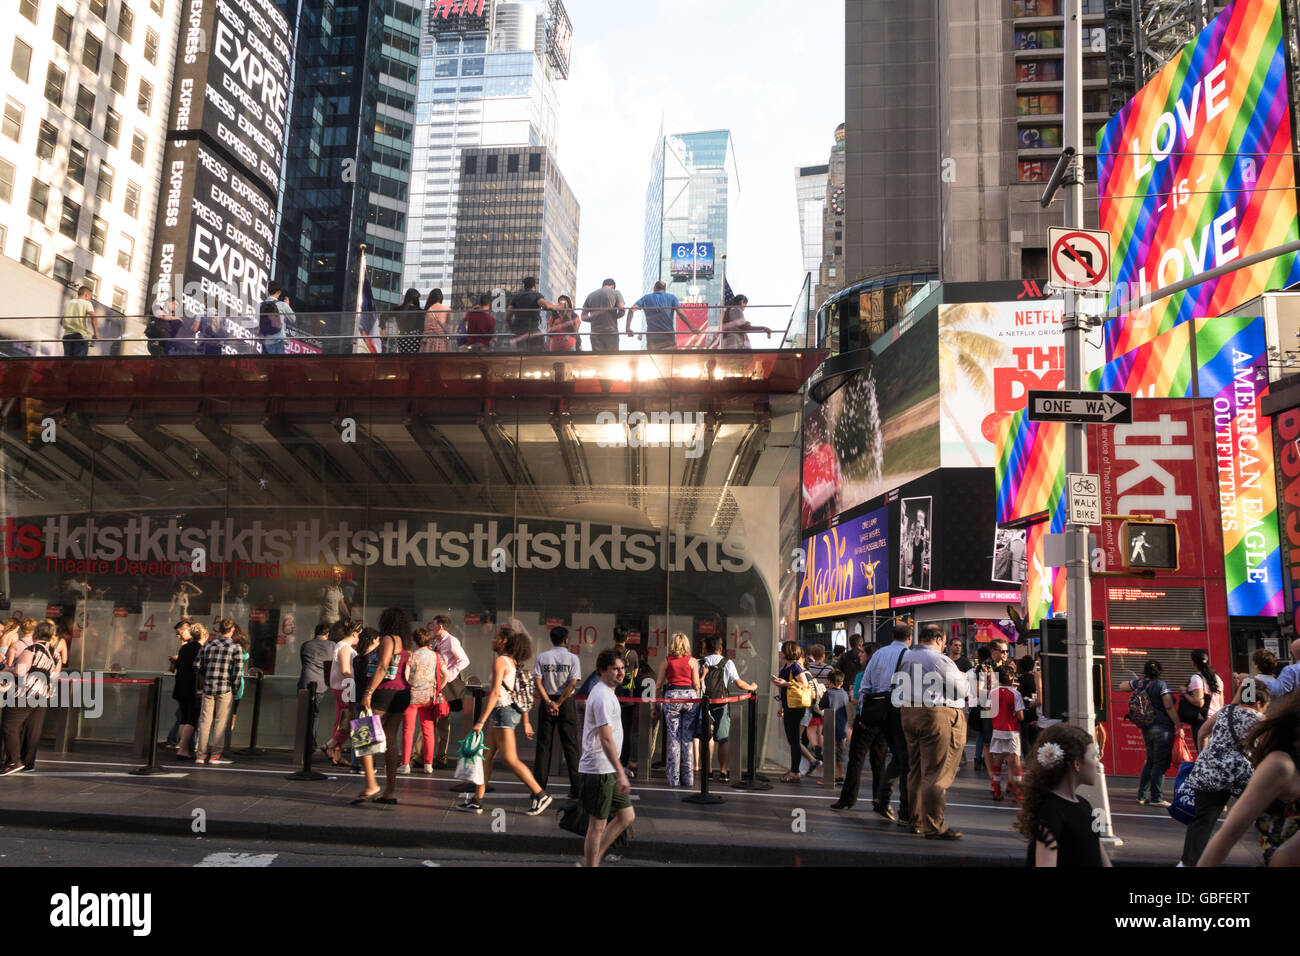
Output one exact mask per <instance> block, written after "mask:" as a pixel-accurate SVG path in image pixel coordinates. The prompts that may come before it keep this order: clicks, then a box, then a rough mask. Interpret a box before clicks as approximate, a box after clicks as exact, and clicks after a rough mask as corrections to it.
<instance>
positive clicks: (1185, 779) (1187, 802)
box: [1169, 744, 1196, 826]
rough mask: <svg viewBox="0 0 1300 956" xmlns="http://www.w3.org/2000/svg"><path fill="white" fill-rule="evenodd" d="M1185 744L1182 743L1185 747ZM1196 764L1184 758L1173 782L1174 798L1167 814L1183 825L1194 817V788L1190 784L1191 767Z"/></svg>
mask: <svg viewBox="0 0 1300 956" xmlns="http://www.w3.org/2000/svg"><path fill="white" fill-rule="evenodd" d="M1186 746H1187V745H1186V744H1184V745H1183V747H1184V749H1186ZM1195 766H1196V764H1195V763H1193V762H1191V761H1189V760H1185V761H1183V763H1182V766H1180V767H1179V768H1178V779H1177V780H1176V781H1175V783H1174V799H1173V801H1172V802H1171V803H1170V804H1169V815H1170V816H1171V817H1173V818H1174V819H1175V820H1177V821H1178V822H1179V823H1181V824H1182V825H1183V826H1187V824H1189V823H1191V822H1192V820H1194V819H1195V818H1196V790H1195V788H1193V787H1192V784H1191V780H1190V778H1191V775H1192V768H1193V767H1195Z"/></svg>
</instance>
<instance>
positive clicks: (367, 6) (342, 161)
mask: <svg viewBox="0 0 1300 956" xmlns="http://www.w3.org/2000/svg"><path fill="white" fill-rule="evenodd" d="M420 16H421V12H420V6H419V3H417V2H407V0H353V2H341V3H330V2H324V0H303V2H302V3H301V5H300V10H299V11H298V17H297V28H296V30H295V34H294V35H295V42H294V50H295V55H294V76H293V88H292V92H291V107H290V120H289V135H288V144H287V146H286V150H285V169H284V173H285V175H284V190H283V194H282V197H281V217H280V232H279V237H278V240H277V252H276V263H275V268H274V273H275V276H276V278H278V279H279V280H280V281H281V282H282V283H283V284H284V286H285V288H286V290H287V291H288V293H289V297H290V300H291V301H292V303H293V306H294V309H295V310H296V311H297V312H298V314H299V316H300V317H302V316H303V315H304V313H313V312H339V311H344V312H347V313H351V312H352V310H353V309H354V307H355V304H356V294H357V283H358V281H359V275H358V272H359V268H360V252H361V246H362V244H364V245H365V246H366V258H367V263H368V268H369V276H370V282H371V287H372V288H373V290H374V294H375V301H376V303H377V304H378V305H380V306H381V307H384V306H388V307H392V306H396V305H397V303H398V302H400V301H401V295H402V288H403V287H402V285H401V275H402V246H403V243H404V241H405V238H406V215H407V209H406V203H407V179H408V177H409V176H410V168H411V138H412V132H413V128H414V120H415V89H416V87H415V81H416V72H417V69H418V46H419V36H420ZM350 323H351V319H350V318H348V319H346V320H340V321H339V322H336V323H334V324H335V325H338V326H339V327H338V328H334V327H332V326H331V327H326V326H327V325H328V323H317V325H319V327H315V326H313V324H312V323H311V322H309V321H306V320H304V319H300V323H299V324H300V326H302V327H303V330H304V331H308V332H319V333H323V334H329V335H339V334H344V335H346V334H350V333H351V331H352V327H351V324H350ZM344 326H346V327H344Z"/></svg>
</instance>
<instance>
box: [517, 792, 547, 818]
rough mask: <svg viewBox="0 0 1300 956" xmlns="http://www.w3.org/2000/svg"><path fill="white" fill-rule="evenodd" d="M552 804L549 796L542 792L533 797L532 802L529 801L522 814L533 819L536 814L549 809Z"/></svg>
mask: <svg viewBox="0 0 1300 956" xmlns="http://www.w3.org/2000/svg"><path fill="white" fill-rule="evenodd" d="M553 802H554V801H553V799H552V797H551V795H550V794H549V793H547V792H546V791H545V790H543V791H542V792H541V793H538V794H534V795H533V798H532V800H531V801H529V807H528V809H527V810H525V811H524V813H526V814H528V816H530V817H535V816H537V814H539V813H541V812H542V811H543V810H545V809H546V808H547V807H549V806H550V805H551V804H552V803H553Z"/></svg>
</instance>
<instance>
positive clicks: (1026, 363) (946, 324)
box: [939, 299, 1065, 468]
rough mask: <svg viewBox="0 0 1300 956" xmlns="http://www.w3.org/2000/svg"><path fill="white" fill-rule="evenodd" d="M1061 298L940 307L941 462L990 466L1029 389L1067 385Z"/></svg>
mask: <svg viewBox="0 0 1300 956" xmlns="http://www.w3.org/2000/svg"><path fill="white" fill-rule="evenodd" d="M1061 316H1062V307H1061V300H1060V299H1047V300H1043V301H1025V302H968V303H961V304H959V305H941V306H940V307H939V384H940V388H941V394H942V407H941V409H940V415H939V442H940V457H941V459H942V464H943V467H945V468H953V467H958V468H963V467H964V468H989V467H992V466H993V464H994V462H995V455H996V449H995V448H994V447H993V441H994V438H995V437H996V426H997V423H998V421H999V420H1001V419H1002V418H1004V417H1005V416H1007V415H1009V414H1011V413H1013V412H1018V411H1020V409H1022V408H1024V407H1025V406H1026V404H1027V403H1028V401H1029V397H1028V393H1029V390H1030V389H1056V388H1061V387H1062V386H1063V385H1064V383H1065V338H1064V335H1063V333H1062V332H1061Z"/></svg>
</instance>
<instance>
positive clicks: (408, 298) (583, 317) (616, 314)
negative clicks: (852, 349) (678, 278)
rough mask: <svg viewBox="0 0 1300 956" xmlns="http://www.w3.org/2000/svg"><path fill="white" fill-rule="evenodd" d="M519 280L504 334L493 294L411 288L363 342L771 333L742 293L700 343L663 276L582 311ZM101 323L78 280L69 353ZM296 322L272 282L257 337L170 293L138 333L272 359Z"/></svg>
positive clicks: (473, 345)
mask: <svg viewBox="0 0 1300 956" xmlns="http://www.w3.org/2000/svg"><path fill="white" fill-rule="evenodd" d="M521 286H522V288H521V289H520V290H519V291H517V292H515V293H514V294H513V295H511V296H510V297H509V298H508V301H507V305H506V309H505V314H504V316H503V317H502V318H503V321H504V329H505V331H504V332H500V333H498V321H497V316H496V314H494V312H493V311H492V309H493V299H492V296H490V295H486V294H485V295H480V296H477V297H475V298H474V302H475V305H474V307H473V308H470V309H468V310H466V312H465V313H464V314H463V315H462V316H461V317H460V318H456V317H455V316H454V315H453V313H452V310H451V307H450V306H449V305H447V304H446V302H445V301H444V299H445V296H444V294H443V291H442V290H441V289H432V290H431V291H430V292H429V293H428V294H427V295H425V296H422V295H421V294H420V292H419V290H417V289H407V290H406V294H405V295H404V296H403V298H402V302H401V304H400V305H399V306H397V308H396V309H395V310H392V311H386V312H384V313H382V314H381V315H380V322H379V327H378V328H377V329H376V330H375V332H374V334H373V335H367V338H372V339H378V340H380V344H381V348H382V349H383V350H384V351H388V352H393V353H397V354H402V355H416V354H422V353H442V352H454V351H489V350H514V351H531V352H539V351H540V352H581V351H583V350H584V349H583V345H582V343H583V340H584V339H586V340H588V341H589V343H590V344H589V346H588V350H589V351H592V352H617V351H618V350H619V321H620V320H621V319H625V320H626V321H625V328H624V332H623V335H625V336H626V337H628V338H633V337H635V338H637V339H641V338H642V337H644V341H645V346H646V348H647V349H649V350H650V351H664V350H670V349H676V348H679V347H680V345H679V339H678V336H679V335H680V334H683V333H684V332H689V333H690V334H692V335H696V336H701V338H699V339H697V340H696V341H697V342H698V343H699V345H700V347H703V346H704V345H706V344H707V345H708V346H709V347H719V348H722V349H749V348H750V342H749V333H751V332H764V333H770V332H772V331H773V330H771V329H768V328H766V327H761V326H755V325H751V324H750V322H749V320H748V319H747V318H746V317H745V310H746V308H747V307H748V305H749V299H748V297H747V296H744V295H733V296H730V297H729V299H728V301H727V302H726V304H725V306H724V307H723V313H722V317H721V321H720V322H719V324H718V327H717V328H716V329H715V330H714V331H713V333H712V334H713V338H712V339H711V340H707V343H706V339H705V338H703V336H705V335H707V334H709V329H708V328H706V327H705V326H707V321H705V322H701V320H702V319H703V317H704V315H706V314H707V312H703V311H701V312H698V313H696V317H695V318H693V317H692V315H691V314H690V313H689V312H688V310H687V308H686V307H684V306H683V304H682V302H681V301H680V300H679V299H678V298H677V296H675V295H673V294H672V293H671V292H669V291H668V286H667V284H666V283H664V282H656V283H655V284H654V288H653V290H652V291H650V292H647V293H646V294H645V295H643V296H641V297H640V298H639V299H637V300H636V301H635V302H633V303H631V304H629V303H628V302H627V301H626V300H625V299H624V298H623V294H622V293H621V292H620V291H619V290H618V286H617V284H616V283H615V281H614V280H613V279H606V280H605V281H604V283H602V285H601V287H600V288H599V289H597V290H595V291H594V292H592V293H591V294H590V295H588V296H587V297H586V299H584V300H583V304H582V307H581V308H577V307H576V306H575V300H574V298H573V297H572V296H569V295H558V296H556V298H555V301H554V302H551V301H548V300H547V299H546V297H545V296H544V295H543V294H542V293H541V292H540V291H539V290H538V285H537V279H536V277H534V276H526V277H525V278H524V279H523V281H522V282H521ZM692 311H694V310H692ZM637 312H641V313H643V314H644V316H645V329H644V332H639V333H634V332H633V317H634V316H635V314H636V313H637ZM97 319H98V317H97V315H96V313H95V306H94V302H93V294H92V291H91V289H90V288H89V287H88V286H82V287H81V288H80V289H79V290H78V294H77V296H76V297H75V298H74V299H72V300H70V301H69V302H68V303H67V305H66V306H65V307H64V312H63V317H62V320H61V323H60V335H61V338H62V342H63V350H64V355H65V356H68V357H80V356H85V355H88V354H89V349H90V346H91V344H92V343H93V342H95V341H96V340H97V339H98V338H99V337H100V329H99V325H98V321H97ZM296 322H297V316H296V314H295V312H294V309H293V306H292V303H291V302H290V299H289V294H288V291H287V290H286V289H284V288H283V287H282V286H281V285H280V284H279V283H277V282H270V283H269V284H268V288H267V294H266V296H265V297H264V298H263V300H262V302H261V303H260V304H259V306H258V315H257V327H256V335H254V334H253V330H252V329H247V330H245V329H244V323H242V322H237V323H235V324H236V325H237V326H238V330H235V329H234V328H233V326H232V325H231V324H229V323H223V322H220V321H218V320H217V319H215V318H213V317H208V316H201V315H197V314H190V313H188V312H187V310H185V309H182V308H181V307H180V303H179V302H178V301H177V300H176V299H175V298H171V299H169V300H167V301H166V302H165V303H160V304H159V306H158V307H157V308H155V309H154V312H153V314H152V315H151V316H150V317H149V320H148V321H147V322H146V323H145V327H144V335H145V339H146V341H147V345H146V347H147V350H148V352H149V354H150V355H219V354H221V352H222V350H223V347H224V346H227V345H229V344H230V343H229V342H228V341H227V339H229V338H230V336H231V335H232V334H238V337H239V338H241V339H244V338H247V339H248V340H249V341H250V342H253V341H256V342H258V343H260V345H261V350H262V351H263V352H264V353H266V354H268V355H284V354H285V353H286V342H287V340H288V339H289V337H290V333H291V332H292V331H294V329H295V325H296ZM584 326H585V327H586V331H585V332H584V331H583V329H584Z"/></svg>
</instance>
